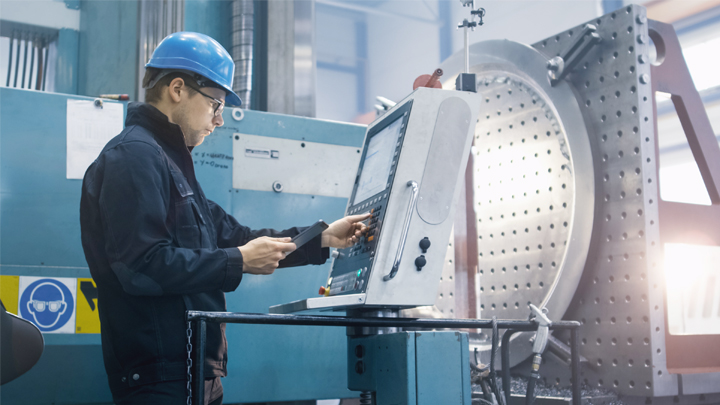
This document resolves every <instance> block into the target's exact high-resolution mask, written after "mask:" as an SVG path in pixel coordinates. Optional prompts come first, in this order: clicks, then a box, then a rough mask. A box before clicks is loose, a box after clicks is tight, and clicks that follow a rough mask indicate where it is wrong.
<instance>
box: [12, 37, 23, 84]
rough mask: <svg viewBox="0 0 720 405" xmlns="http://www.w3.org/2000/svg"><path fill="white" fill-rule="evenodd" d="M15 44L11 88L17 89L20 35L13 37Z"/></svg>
mask: <svg viewBox="0 0 720 405" xmlns="http://www.w3.org/2000/svg"><path fill="white" fill-rule="evenodd" d="M15 42H17V49H16V52H15V53H16V54H17V55H16V56H15V78H14V79H13V87H17V79H18V70H19V69H20V42H22V35H17V36H16V37H15Z"/></svg>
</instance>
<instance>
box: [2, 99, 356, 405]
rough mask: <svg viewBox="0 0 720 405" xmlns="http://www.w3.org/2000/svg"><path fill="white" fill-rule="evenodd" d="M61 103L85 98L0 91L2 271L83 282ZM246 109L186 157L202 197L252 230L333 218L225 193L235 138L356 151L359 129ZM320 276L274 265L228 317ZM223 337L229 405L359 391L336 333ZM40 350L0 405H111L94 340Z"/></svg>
mask: <svg viewBox="0 0 720 405" xmlns="http://www.w3.org/2000/svg"><path fill="white" fill-rule="evenodd" d="M68 99H77V100H92V99H91V98H87V97H79V96H68V95H64V94H48V93H41V92H36V91H28V90H17V89H7V88H2V89H0V198H1V200H0V201H1V202H2V205H1V206H0V274H1V275H15V276H41V277H74V278H85V277H90V272H89V270H88V268H87V264H86V262H85V258H84V255H83V252H82V246H81V244H80V222H79V205H80V188H81V180H68V179H66V176H65V165H66V161H65V160H66V154H65V148H66V136H65V133H66V130H65V128H66V104H67V100H68ZM228 110H229V109H228ZM244 113H245V114H244V118H243V119H242V120H241V121H235V120H233V118H232V117H231V116H232V111H226V112H225V116H224V118H225V126H224V127H222V128H219V129H217V130H216V131H215V133H214V134H213V135H212V136H211V137H208V138H207V139H206V140H205V142H204V143H203V145H201V146H200V147H198V148H195V149H194V150H193V156H194V158H195V161H196V173H197V177H198V179H199V181H200V183H201V184H202V185H203V188H204V190H205V193H206V194H207V196H208V197H209V198H210V199H212V200H213V201H216V202H217V203H218V204H220V205H221V206H222V207H223V208H224V209H225V210H227V211H228V212H230V213H232V215H234V216H235V217H236V218H237V219H238V221H240V223H242V224H245V225H247V226H250V227H254V228H259V227H271V228H279V229H283V228H287V227H291V226H295V225H310V224H312V223H313V222H315V221H316V220H317V219H318V218H323V219H324V220H326V221H327V222H330V221H332V220H334V219H337V218H340V217H341V216H342V215H343V212H344V209H345V206H346V205H347V199H345V198H334V197H322V196H313V195H300V194H288V193H274V192H271V191H268V192H263V191H249V190H239V189H233V188H232V140H233V134H235V133H243V134H253V135H262V136H267V137H275V138H283V139H292V140H298V141H308V142H318V143H326V144H332V145H340V146H351V147H359V146H361V144H362V140H363V137H364V135H365V127H364V126H360V125H352V124H343V123H337V122H328V121H321V120H317V119H310V118H302V117H292V116H282V115H277V114H269V113H262V112H255V111H244ZM203 153H204V154H205V155H203ZM210 155H212V156H213V157H212V158H210V159H208V158H206V157H209V156H210ZM211 161H214V162H215V163H216V164H209V162H211ZM223 162H224V164H219V163H223ZM249 175H251V174H249ZM328 272H329V262H328V264H325V265H323V266H307V267H303V268H290V269H279V270H277V271H276V272H275V274H274V275H272V276H252V275H246V276H245V277H244V279H243V282H242V283H241V284H240V287H239V288H238V289H237V290H236V291H235V292H233V293H229V294H227V302H228V310H229V311H236V312H239V311H242V312H256V313H265V312H267V309H268V307H270V306H271V305H276V304H281V303H283V302H288V301H293V300H299V299H302V298H307V297H308V296H310V295H312V294H313V293H314V292H315V291H316V289H317V287H318V286H320V285H322V284H323V283H324V281H325V278H326V276H327V274H328ZM227 338H228V342H229V345H230V348H229V357H230V359H229V362H228V374H229V375H228V377H227V378H225V379H224V380H223V384H224V386H225V402H227V403H234V402H240V401H242V402H272V401H289V400H309V399H323V398H347V397H354V396H357V393H353V392H351V391H349V390H348V388H347V387H348V381H347V363H346V361H347V353H346V350H347V341H346V336H345V332H344V330H342V329H340V328H313V327H309V326H290V327H288V326H261V325H240V326H237V327H233V328H228V329H227ZM45 343H46V348H45V352H44V353H43V356H42V358H41V359H40V361H39V363H38V364H37V365H36V366H35V367H34V368H33V369H32V370H30V371H29V372H28V373H27V374H26V375H23V376H21V377H20V378H18V379H17V380H15V381H12V382H11V383H8V384H6V385H4V386H3V387H2V391H1V393H0V402H2V403H4V404H18V403H22V404H44V403H55V404H69V403H72V404H98V403H109V402H111V396H110V392H109V388H108V386H107V379H106V376H105V371H104V368H103V364H102V353H101V348H100V336H99V334H45ZM300 369H302V372H299V370H300Z"/></svg>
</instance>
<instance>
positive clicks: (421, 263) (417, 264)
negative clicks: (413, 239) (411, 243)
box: [415, 255, 427, 271]
mask: <svg viewBox="0 0 720 405" xmlns="http://www.w3.org/2000/svg"><path fill="white" fill-rule="evenodd" d="M426 264H427V260H425V255H420V256H418V257H417V259H415V267H417V269H418V271H420V270H422V268H423V267H425V265H426Z"/></svg>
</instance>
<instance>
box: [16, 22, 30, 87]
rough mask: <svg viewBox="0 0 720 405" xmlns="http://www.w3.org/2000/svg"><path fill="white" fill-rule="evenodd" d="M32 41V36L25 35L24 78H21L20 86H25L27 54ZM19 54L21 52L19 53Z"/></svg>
mask: <svg viewBox="0 0 720 405" xmlns="http://www.w3.org/2000/svg"><path fill="white" fill-rule="evenodd" d="M29 42H30V36H29V35H25V52H24V53H23V73H22V80H20V88H21V89H24V88H25V70H26V69H27V54H28V43H29ZM18 56H20V54H19V53H18Z"/></svg>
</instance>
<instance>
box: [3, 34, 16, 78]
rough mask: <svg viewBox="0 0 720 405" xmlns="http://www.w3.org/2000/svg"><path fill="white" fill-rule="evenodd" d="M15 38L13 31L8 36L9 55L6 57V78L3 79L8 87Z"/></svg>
mask: <svg viewBox="0 0 720 405" xmlns="http://www.w3.org/2000/svg"><path fill="white" fill-rule="evenodd" d="M14 40H15V31H13V33H12V34H11V36H10V46H9V47H8V48H10V56H9V57H8V71H7V80H6V81H5V87H10V71H11V70H12V56H13V41H14Z"/></svg>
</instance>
